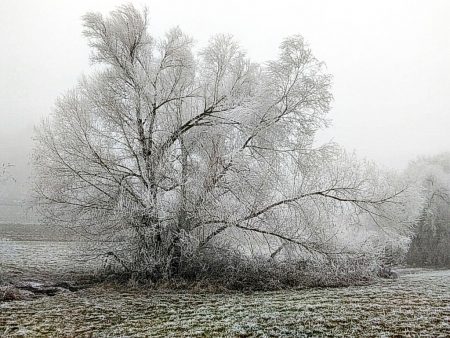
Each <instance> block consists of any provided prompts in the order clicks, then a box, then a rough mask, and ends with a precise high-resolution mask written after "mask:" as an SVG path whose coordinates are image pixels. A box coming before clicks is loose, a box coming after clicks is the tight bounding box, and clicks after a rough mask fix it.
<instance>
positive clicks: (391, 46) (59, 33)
mask: <svg viewBox="0 0 450 338" xmlns="http://www.w3.org/2000/svg"><path fill="white" fill-rule="evenodd" d="M132 2H133V3H135V4H136V6H137V7H141V6H144V5H146V6H147V7H148V8H149V13H150V30H151V33H152V35H154V36H161V35H162V34H163V33H164V32H165V31H167V30H168V29H169V28H171V27H173V26H175V25H178V26H180V28H181V29H182V30H183V31H185V32H186V33H188V34H190V35H191V36H192V37H194V39H195V40H196V41H197V44H198V46H202V45H205V43H206V41H207V40H208V38H209V37H210V36H211V35H212V34H215V33H231V34H233V35H235V37H236V38H237V39H238V40H239V41H240V42H241V44H242V46H243V47H244V48H245V49H246V50H247V52H248V55H249V56H250V57H251V58H252V59H253V60H254V61H258V62H264V61H266V60H269V59H273V58H275V57H276V56H277V53H278V50H277V48H278V45H279V43H280V42H281V40H282V39H283V38H284V37H286V36H288V35H291V34H301V35H303V37H304V38H305V40H306V41H307V42H308V43H309V45H310V47H311V48H312V51H313V53H314V54H315V55H316V57H317V58H318V59H320V60H322V61H324V62H325V63H326V64H327V70H328V72H329V73H331V74H333V76H334V80H333V83H334V85H333V94H334V97H335V100H334V102H333V108H332V111H331V113H330V115H329V117H330V118H331V119H332V121H333V125H332V127H331V128H329V129H328V130H326V131H325V132H322V133H321V135H320V139H321V140H331V139H332V140H333V141H335V142H337V143H339V144H341V145H342V146H344V147H345V148H346V149H348V150H349V151H353V150H354V151H356V153H357V154H359V155H360V156H361V157H365V158H367V159H369V160H373V161H375V162H377V163H378V164H380V165H381V166H384V167H387V168H393V169H397V170H401V169H403V168H405V167H406V165H407V163H408V162H409V161H410V160H412V159H414V158H415V157H416V156H417V155H421V154H435V153H438V152H442V151H450V136H449V134H448V129H449V127H450V1H445V0H442V1H430V0H429V1H425V0H424V1H317V0H316V1H312V0H311V1H299V0H292V1H288V0H277V1H243V0H241V1H234V0H233V1H232V0H227V1H212V0H210V1H207V0H206V1H192V0H191V1H183V0H170V1H168V0H166V1H164V0H151V1H144V0H143V1H132ZM122 3H124V1H118V0H102V1H93V0H91V1H87V0H83V1H61V0H59V1H58V0H53V1H51V0H41V1H32V0H29V1H24V0H2V1H1V2H0V43H1V48H0V118H1V120H0V121H1V122H0V163H4V162H9V163H12V164H14V165H15V168H14V169H13V174H14V175H15V177H16V179H17V183H16V184H15V188H11V189H9V190H8V194H9V195H10V196H14V195H15V194H16V193H15V192H16V191H26V189H25V187H27V186H28V185H29V183H28V181H27V177H28V176H30V175H32V172H31V169H30V168H31V167H30V163H29V162H30V154H31V149H32V141H31V138H32V135H33V126H34V125H36V124H37V123H38V122H39V121H40V119H41V118H43V117H45V116H47V115H48V114H49V113H50V111H51V109H52V107H53V104H54V102H55V99H56V98H57V97H58V95H60V94H61V93H63V92H65V91H66V90H67V89H70V88H71V87H73V86H74V85H75V84H76V81H77V79H79V78H80V76H81V74H82V73H83V72H84V73H86V72H88V70H89V60H88V56H89V50H88V48H87V46H86V41H85V40H84V38H83V37H82V35H81V31H82V26H81V16H82V15H83V14H85V13H86V12H87V11H100V12H102V13H104V14H107V13H108V12H109V11H110V10H113V9H114V8H115V7H116V6H117V5H120V4H122ZM0 193H1V192H0ZM17 194H18V193H17ZM0 197H1V194H0Z"/></svg>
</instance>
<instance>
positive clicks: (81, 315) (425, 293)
mask: <svg viewBox="0 0 450 338" xmlns="http://www.w3.org/2000/svg"><path fill="white" fill-rule="evenodd" d="M44 242H45V241H44ZM5 243H9V245H10V247H9V249H10V250H11V247H12V246H13V244H14V243H15V244H20V241H12V240H10V241H9V242H6V241H3V242H0V247H1V246H3V245H4V244H5ZM57 243H59V244H58V245H55V246H52V245H50V244H49V243H47V244H46V246H47V248H46V249H45V250H43V249H42V248H40V247H39V245H38V244H39V242H35V244H36V245H35V246H33V245H32V244H30V242H26V245H28V246H27V249H26V250H23V251H22V254H25V253H27V254H29V252H33V250H35V252H40V253H39V255H37V257H41V260H40V261H39V262H40V263H39V264H42V262H45V254H47V257H51V256H56V257H59V258H58V259H56V261H60V260H63V261H64V259H63V258H64V257H67V256H66V254H67V253H70V254H73V252H74V251H72V249H71V250H68V251H67V250H66V249H64V248H65V246H64V245H63V244H61V243H62V242H57ZM66 245H70V243H66ZM5 252H7V250H4V249H3V251H2V249H0V254H1V255H2V256H0V259H1V260H4V257H5V256H4V255H5ZM16 257H17V256H16ZM31 257H32V255H31V254H30V256H29V259H31ZM14 261H15V260H10V261H8V262H9V263H8V264H12V263H13V262H14ZM19 261H20V260H19ZM0 262H1V261H0ZM66 262H68V261H66ZM55 264H56V263H55ZM30 265H31V263H30ZM2 334H3V336H5V337H9V336H26V337H39V336H41V337H47V336H58V337H73V336H80V337H83V336H85V337H90V336H94V337H97V336H98V337H111V336H112V337H116V336H121V337H123V336H125V337H128V336H154V337H170V336H173V337H186V336H188V337H189V336H192V337H202V336H203V337H209V336H226V337H252V336H261V337H264V336H266V337H296V336H297V337H307V336H308V337H309V336H319V337H320V336H333V337H334V336H341V337H362V336H369V337H394V336H395V337H398V336H423V337H439V336H440V337H450V271H448V270H445V271H430V270H428V271H427V270H404V271H402V275H401V277H400V279H399V280H394V281H392V280H384V281H380V282H379V283H377V284H375V285H372V286H364V287H349V288H324V289H310V290H300V291H283V292H264V293H253V294H236V293H235V294H192V293H180V292H177V293H164V292H155V291H148V290H144V291H143V290H142V289H133V288H125V287H113V286H106V285H102V286H95V287H92V288H89V289H84V290H81V291H77V292H69V291H68V292H64V293H60V294H57V295H56V296H53V297H42V298H38V299H34V300H31V301H14V302H3V303H0V336H2Z"/></svg>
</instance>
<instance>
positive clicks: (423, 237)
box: [407, 153, 450, 267]
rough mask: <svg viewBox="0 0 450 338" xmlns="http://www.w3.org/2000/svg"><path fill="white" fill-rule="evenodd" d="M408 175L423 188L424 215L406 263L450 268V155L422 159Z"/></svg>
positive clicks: (412, 241) (422, 211) (412, 167)
mask: <svg viewBox="0 0 450 338" xmlns="http://www.w3.org/2000/svg"><path fill="white" fill-rule="evenodd" d="M407 175H409V176H410V177H411V178H414V180H416V181H417V183H418V185H419V186H420V187H421V189H422V196H423V203H422V205H421V215H420V218H419V220H418V222H417V224H416V227H415V229H414V233H413V236H412V240H411V243H410V247H409V251H408V255H407V263H408V264H410V265H415V266H435V267H437V266H439V267H449V266H450V154H448V153H444V154H440V155H436V156H431V157H422V158H419V159H418V160H416V161H414V162H413V163H411V164H410V166H409V168H408V170H407Z"/></svg>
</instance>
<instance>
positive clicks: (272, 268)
mask: <svg viewBox="0 0 450 338" xmlns="http://www.w3.org/2000/svg"><path fill="white" fill-rule="evenodd" d="M377 269H378V264H377V261H376V259H375V258H374V257H370V256H350V255H335V256H322V255H321V256H314V257H312V256H308V257H302V258H297V259H286V260H274V259H270V258H267V257H262V256H256V257H255V256H246V255H244V254H242V253H240V252H238V251H230V250H225V249H223V248H221V249H218V248H217V247H214V248H213V247H211V248H206V249H204V250H202V251H201V252H197V253H195V254H194V255H189V256H183V257H182V261H181V264H180V270H179V273H178V274H177V275H175V276H170V277H168V276H162V277H161V276H151V275H149V274H148V272H145V273H140V272H129V271H124V270H123V269H120V266H119V265H117V266H115V267H111V266H110V267H109V278H110V280H115V281H122V282H126V283H127V284H128V285H133V286H136V285H148V286H152V287H156V288H160V289H190V290H193V291H210V292H223V291H226V290H240V291H259V290H260V291H263V290H280V289H291V288H306V287H338V286H349V285H358V284H366V283H370V282H371V281H373V280H375V278H376V276H377Z"/></svg>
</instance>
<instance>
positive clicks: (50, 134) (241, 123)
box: [35, 5, 401, 276]
mask: <svg viewBox="0 0 450 338" xmlns="http://www.w3.org/2000/svg"><path fill="white" fill-rule="evenodd" d="M83 20H84V28H85V29H84V35H85V36H86V37H87V39H88V42H89V46H90V47H91V48H92V56H91V59H92V61H93V63H95V64H98V65H99V66H98V67H96V68H95V69H94V71H93V72H92V74H91V75H89V76H85V77H83V79H82V80H81V81H80V82H79V84H78V85H77V86H76V87H75V88H74V89H72V90H70V91H68V92H67V93H66V94H65V95H63V96H62V97H61V98H59V100H58V101H57V103H56V109H55V110H54V112H53V114H52V115H51V117H50V118H49V119H48V120H46V121H44V122H43V123H42V125H41V126H40V127H39V128H37V146H36V159H35V164H36V169H37V173H38V175H37V176H38V181H37V184H36V192H37V195H38V201H39V204H40V206H41V210H42V211H43V215H44V216H45V217H46V219H47V220H48V221H52V222H55V223H59V224H67V225H68V226H69V227H71V228H73V229H77V230H78V231H80V232H82V233H84V234H85V235H87V236H88V235H89V236H93V237H96V238H98V237H100V238H103V239H108V240H111V239H115V240H118V239H120V240H121V243H122V244H121V245H120V246H117V245H116V244H115V246H114V247H113V249H112V252H111V254H114V256H115V257H117V259H118V260H119V259H120V261H121V262H122V263H123V265H124V266H126V267H127V269H130V270H133V271H135V270H136V271H146V272H148V273H150V274H152V275H158V276H159V275H162V276H170V275H176V274H177V273H178V272H179V270H180V265H181V264H182V261H183V259H186V257H195V256H197V255H200V254H202V252H205V250H211V248H215V250H216V249H217V250H218V248H222V249H223V250H229V249H231V248H232V249H233V250H241V251H242V252H244V253H246V254H247V253H255V252H256V251H258V254H266V255H269V256H272V257H276V256H278V255H279V254H281V253H284V255H285V256H286V255H288V252H293V251H294V252H296V251H297V250H300V251H302V252H309V253H321V254H327V253H331V251H332V250H333V248H332V246H331V245H330V243H331V242H332V241H331V240H330V236H331V237H332V236H333V234H332V233H331V232H330V231H329V230H330V228H333V227H334V226H336V222H338V221H339V222H343V220H344V219H345V220H347V221H348V220H350V219H351V220H352V221H354V222H357V219H358V218H360V217H363V215H365V216H364V217H369V218H370V219H371V220H372V221H373V222H375V223H380V222H386V220H388V219H389V217H387V216H386V213H385V212H386V211H389V208H392V207H393V206H394V205H397V204H398V203H400V202H399V200H398V197H399V196H400V195H399V192H400V190H401V189H398V190H396V189H395V187H393V186H391V185H389V184H387V183H386V182H388V181H386V180H384V179H383V175H379V173H377V172H376V170H375V169H374V168H373V167H372V166H370V165H366V164H364V163H361V162H358V161H356V160H355V159H354V158H352V157H349V156H347V155H344V154H342V152H340V151H338V150H337V149H336V147H334V146H333V145H325V146H321V147H314V136H315V133H316V132H317V131H318V130H319V129H321V128H323V127H325V126H326V125H327V119H326V115H327V113H328V111H329V109H330V102H331V100H332V95H331V93H330V85H331V76H330V75H328V74H327V73H326V72H325V69H324V65H323V63H322V62H320V61H318V60H317V59H316V58H315V57H314V56H313V54H312V52H311V50H310V49H309V48H308V46H307V45H306V44H305V42H304V40H303V38H302V37H300V36H292V37H289V38H287V39H285V40H284V41H283V42H282V43H281V45H280V54H279V57H278V58H277V59H276V60H273V61H269V62H267V63H265V64H263V65H260V64H256V63H254V62H251V61H250V60H249V59H248V58H247V56H246V54H245V52H244V50H243V49H242V48H241V47H240V46H239V44H238V43H237V42H236V41H235V39H234V38H233V37H231V36H229V35H217V36H214V37H212V38H211V40H210V41H209V43H208V45H207V46H206V47H205V48H203V49H201V50H200V51H199V52H198V53H196V52H194V49H193V41H192V39H191V38H190V37H189V36H187V35H185V34H184V33H183V32H182V31H181V30H180V29H179V28H174V29H172V30H170V31H169V32H168V33H167V34H166V35H165V36H164V37H162V38H160V39H157V38H155V37H152V36H151V35H150V34H149V31H148V27H147V26H148V21H147V13H146V11H144V12H142V13H141V12H139V11H137V10H136V9H135V8H134V7H132V6H131V5H127V6H122V7H119V8H118V9H116V10H115V11H113V12H111V13H110V15H109V16H108V17H103V16H102V15H100V14H94V13H89V14H87V15H85V16H84V17H83ZM337 215H342V217H340V218H339V217H337ZM110 250H111V249H110Z"/></svg>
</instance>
